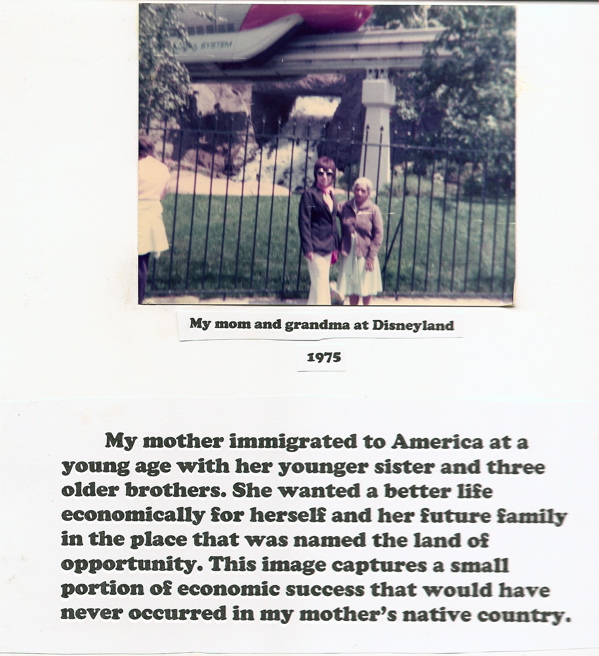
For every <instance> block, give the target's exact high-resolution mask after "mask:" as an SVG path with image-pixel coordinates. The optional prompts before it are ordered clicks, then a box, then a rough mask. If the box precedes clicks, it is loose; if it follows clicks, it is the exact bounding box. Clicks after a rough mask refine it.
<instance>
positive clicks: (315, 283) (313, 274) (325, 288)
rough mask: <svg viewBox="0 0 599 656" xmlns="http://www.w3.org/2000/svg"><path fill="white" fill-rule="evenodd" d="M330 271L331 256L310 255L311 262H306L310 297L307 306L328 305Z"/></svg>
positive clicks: (329, 300) (329, 297)
mask: <svg viewBox="0 0 599 656" xmlns="http://www.w3.org/2000/svg"><path fill="white" fill-rule="evenodd" d="M330 270H331V254H330V253H329V254H328V255H318V254H317V253H312V261H310V260H308V271H309V272H310V295H309V296H308V305H330V304H331V285H330V282H329V273H330Z"/></svg>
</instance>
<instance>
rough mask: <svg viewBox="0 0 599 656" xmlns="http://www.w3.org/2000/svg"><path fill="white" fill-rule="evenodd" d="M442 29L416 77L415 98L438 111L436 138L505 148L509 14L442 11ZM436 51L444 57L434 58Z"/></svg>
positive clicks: (511, 43) (510, 68)
mask: <svg viewBox="0 0 599 656" xmlns="http://www.w3.org/2000/svg"><path fill="white" fill-rule="evenodd" d="M438 9H439V12H438V14H437V18H438V20H439V22H440V23H441V24H442V25H443V26H444V27H445V29H444V31H443V32H442V34H441V35H440V36H439V37H438V38H437V39H436V40H435V42H434V43H433V44H432V46H431V47H430V49H429V51H428V53H427V56H426V59H425V62H424V64H423V66H422V69H421V71H420V72H419V74H418V76H417V89H416V99H417V100H418V101H419V103H420V105H421V106H426V107H427V108H429V109H430V108H431V107H433V108H434V109H436V110H437V111H439V112H442V114H443V119H442V122H441V133H442V135H443V136H444V137H445V138H447V139H448V140H451V141H453V142H457V143H459V144H461V145H463V146H466V147H469V148H480V147H482V146H484V145H487V144H490V145H493V146H496V147H508V146H509V147H511V143H512V141H513V139H514V133H515V104H516V96H515V94H516V90H515V82H516V66H515V63H516V62H515V60H516V45H515V11H514V8H513V7H510V6H481V5H473V6H470V5H468V6H463V5H462V6H453V5H452V6H444V7H439V8H438ZM441 51H445V52H446V53H447V55H448V56H446V57H439V56H438V55H439V54H440V52H441Z"/></svg>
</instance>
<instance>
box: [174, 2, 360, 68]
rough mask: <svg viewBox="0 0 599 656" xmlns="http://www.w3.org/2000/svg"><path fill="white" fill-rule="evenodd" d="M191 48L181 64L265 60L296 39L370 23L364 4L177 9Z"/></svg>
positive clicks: (212, 5) (356, 27) (230, 6)
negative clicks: (180, 10) (180, 13)
mask: <svg viewBox="0 0 599 656" xmlns="http://www.w3.org/2000/svg"><path fill="white" fill-rule="evenodd" d="M182 7H183V13H182V15H181V19H182V22H183V23H184V25H185V26H186V28H187V32H188V34H189V40H190V43H191V46H190V48H188V49H187V50H185V51H184V52H182V53H180V55H179V57H178V58H179V60H180V61H181V62H183V63H202V62H205V63H214V64H235V63H239V64H241V63H243V62H249V61H256V60H265V59H268V57H269V56H270V55H272V54H273V53H274V52H275V51H276V49H277V48H278V46H280V45H283V44H284V43H286V42H287V41H288V40H289V39H290V38H291V37H292V36H295V35H297V34H326V33H334V32H335V33H336V32H354V31H356V30H358V29H359V28H360V27H362V25H364V23H365V22H366V21H367V20H368V18H370V16H371V14H372V11H373V10H372V7H371V6H367V5H337V4H327V5H316V4H309V5H307V4H304V5H291V4H280V5H279V4H277V5H242V4H229V3H220V4H186V5H182Z"/></svg>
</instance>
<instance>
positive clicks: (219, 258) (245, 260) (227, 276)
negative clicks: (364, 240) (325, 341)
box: [151, 184, 514, 300]
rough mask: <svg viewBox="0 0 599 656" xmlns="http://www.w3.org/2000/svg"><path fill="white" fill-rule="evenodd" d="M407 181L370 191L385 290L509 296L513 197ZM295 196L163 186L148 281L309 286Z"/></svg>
mask: <svg viewBox="0 0 599 656" xmlns="http://www.w3.org/2000/svg"><path fill="white" fill-rule="evenodd" d="M413 186H414V185H413V184H412V187H413ZM412 187H410V188H409V195H407V196H403V197H400V198H396V197H389V195H384V194H380V195H379V197H378V199H377V200H378V205H379V207H380V209H381V212H382V214H383V219H384V221H385V224H386V225H385V237H384V241H383V246H382V248H381V250H380V252H379V260H380V263H381V267H384V269H383V274H384V275H383V283H384V289H385V292H386V293H390V294H397V295H400V296H426V295H437V296H443V297H461V296H474V297H480V298H500V299H501V300H509V299H511V293H512V287H513V281H514V225H513V220H514V206H513V200H512V201H511V202H508V201H507V200H506V199H505V198H502V199H497V198H492V199H487V200H486V201H483V200H482V199H480V198H469V197H462V198H458V197H456V196H455V194H454V193H449V192H451V191H452V190H451V189H450V188H449V185H448V186H447V187H443V185H439V189H435V194H436V195H435V196H434V197H432V196H431V195H430V193H427V192H426V190H424V189H421V190H420V191H421V193H420V194H418V195H414V194H415V193H417V191H418V189H413V188H412ZM444 189H445V190H446V191H447V193H446V192H445V191H444ZM445 193H446V196H445V197H444V194H445ZM298 204H299V196H298V195H292V196H291V197H289V198H287V197H284V196H274V197H265V196H262V197H255V196H252V197H246V198H243V199H242V198H240V197H238V196H230V197H223V196H213V197H212V198H210V197H208V196H195V197H193V196H188V195H180V196H178V197H177V198H175V197H174V196H168V197H167V198H166V199H165V200H164V219H165V225H166V229H167V234H168V235H169V242H170V243H171V250H170V251H169V252H167V253H165V254H163V256H162V257H161V258H160V259H159V260H158V262H157V265H156V269H155V272H154V278H153V281H152V283H151V284H152V290H153V291H154V292H157V293H194V294H199V295H217V294H251V293H255V294H278V295H281V296H285V297H297V296H307V291H308V287H309V277H308V271H307V267H306V266H305V264H304V263H303V262H302V259H303V258H302V257H301V254H300V249H299V236H298V229H297V212H298ZM333 277H334V274H333Z"/></svg>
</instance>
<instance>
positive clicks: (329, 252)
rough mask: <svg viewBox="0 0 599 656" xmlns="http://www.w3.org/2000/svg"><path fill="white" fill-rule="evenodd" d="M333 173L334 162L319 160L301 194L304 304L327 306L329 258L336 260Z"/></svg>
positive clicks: (337, 234)
mask: <svg viewBox="0 0 599 656" xmlns="http://www.w3.org/2000/svg"><path fill="white" fill-rule="evenodd" d="M336 173H337V168H336V167H335V162H334V161H333V160H332V159H331V158H330V157H319V158H318V160H317V161H316V164H315V165H314V178H315V181H314V184H313V185H312V187H309V188H308V189H306V190H305V191H304V193H303V195H302V198H301V200H300V206H299V219H298V222H299V233H300V239H301V247H302V252H303V253H304V257H305V258H306V260H307V263H308V271H309V272H310V295H309V296H308V305H330V304H331V288H330V282H329V274H330V269H331V259H333V260H336V256H337V250H338V248H339V243H340V240H339V232H338V230H337V216H338V205H337V201H336V200H335V193H334V192H335V189H334V183H335V174H336ZM333 254H334V255H333Z"/></svg>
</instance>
